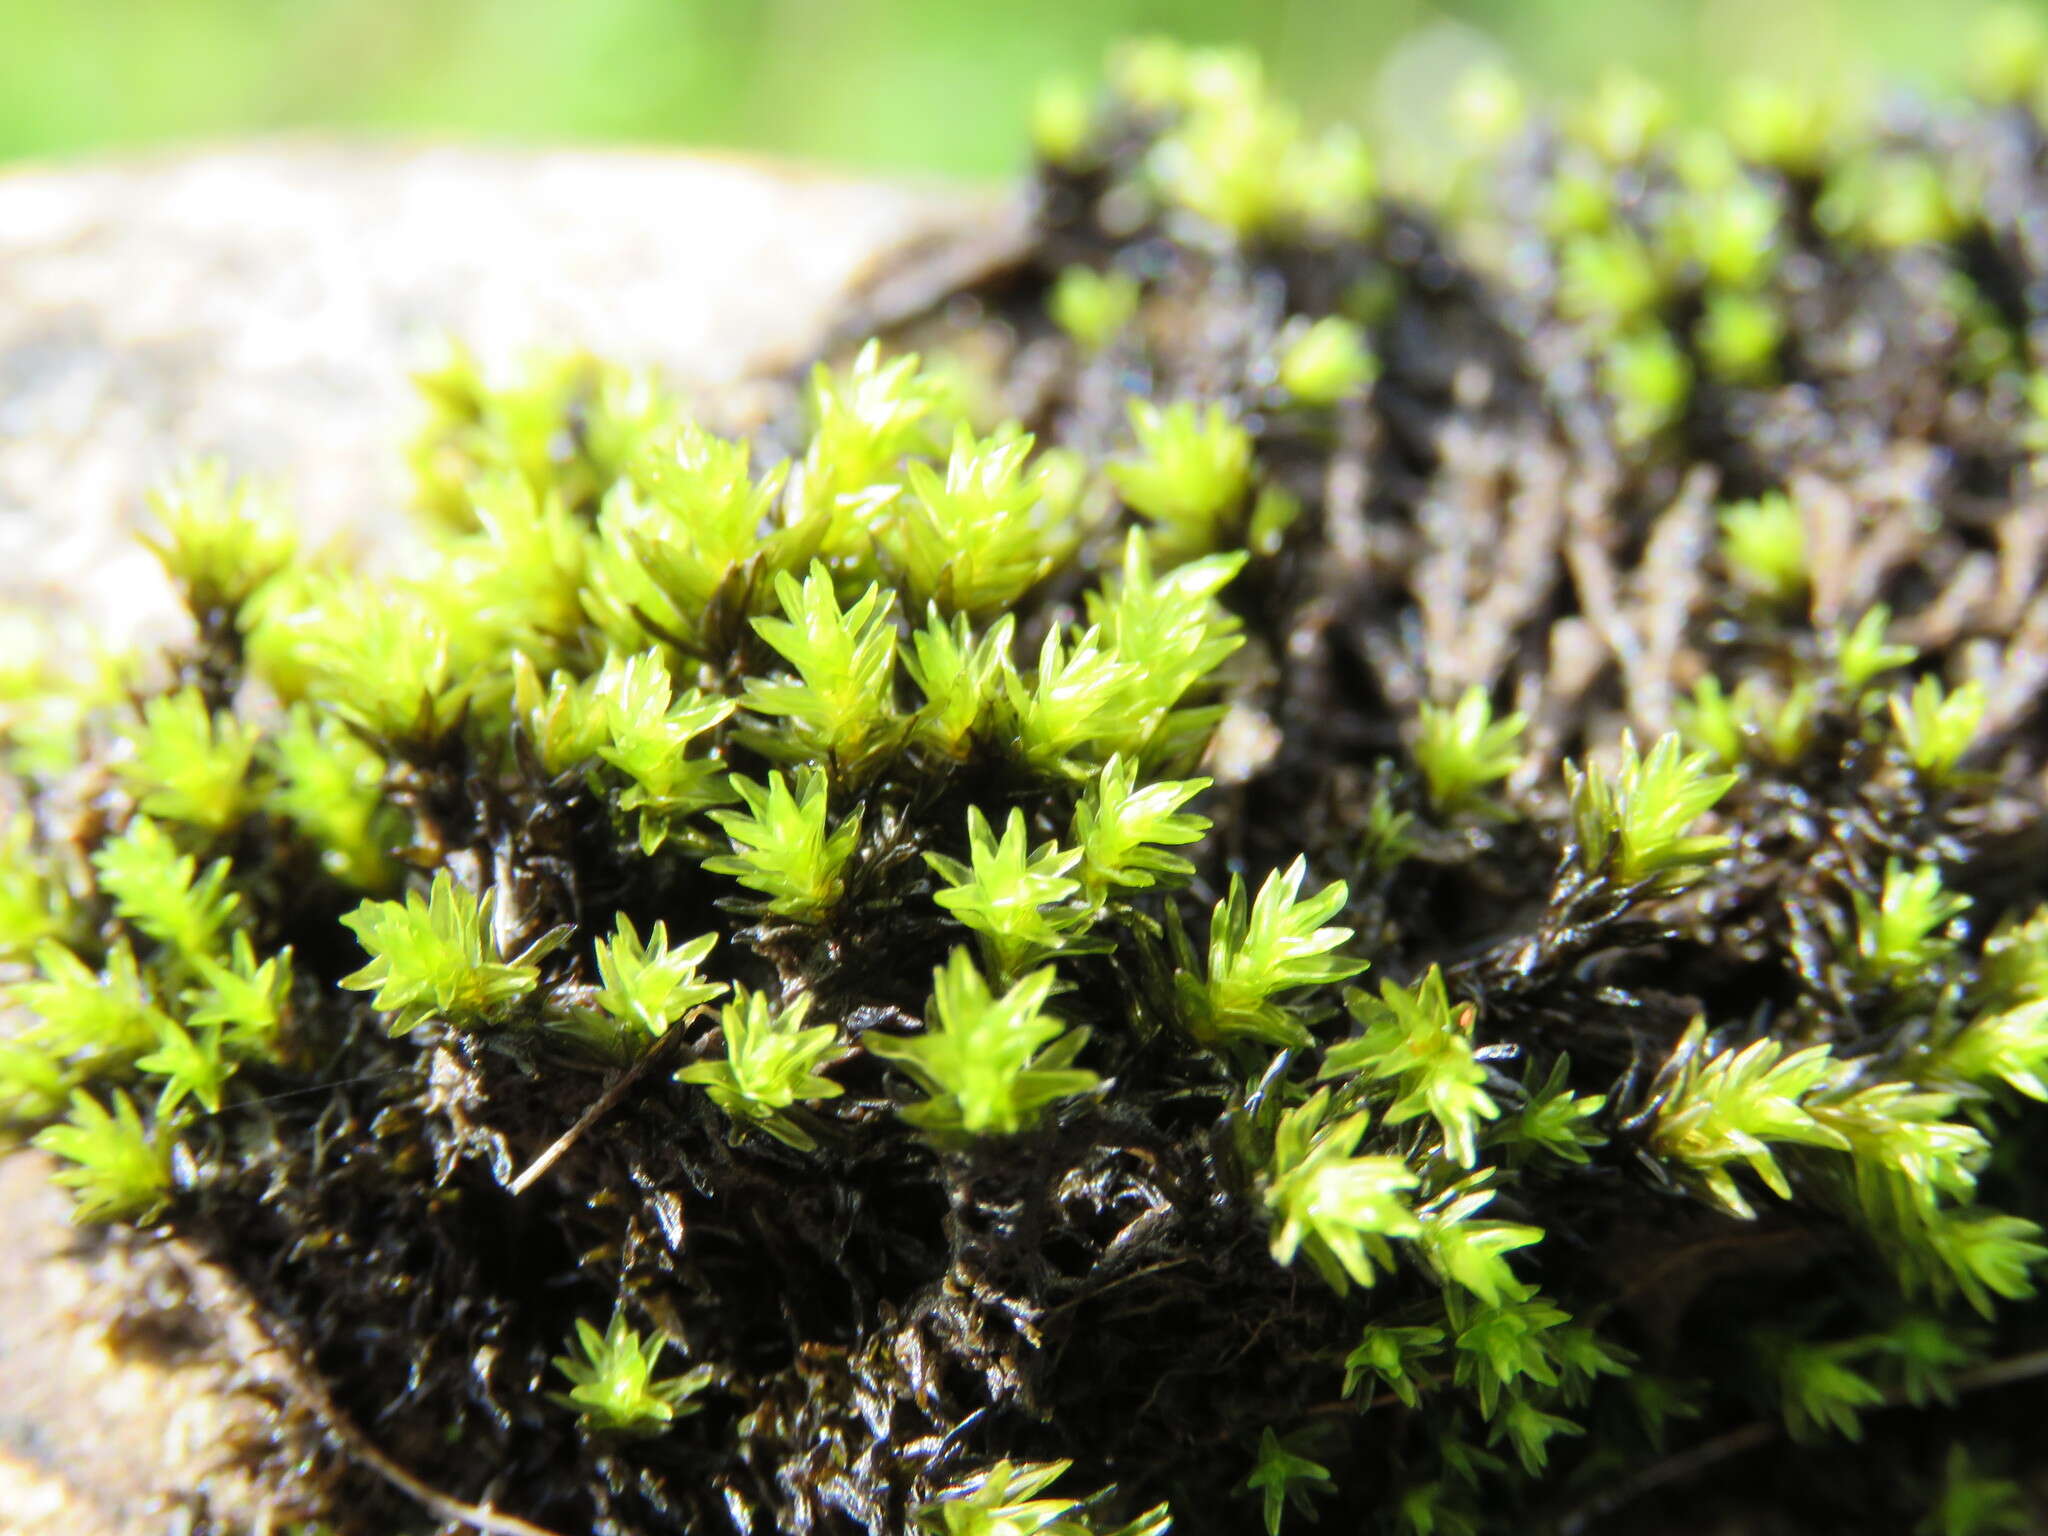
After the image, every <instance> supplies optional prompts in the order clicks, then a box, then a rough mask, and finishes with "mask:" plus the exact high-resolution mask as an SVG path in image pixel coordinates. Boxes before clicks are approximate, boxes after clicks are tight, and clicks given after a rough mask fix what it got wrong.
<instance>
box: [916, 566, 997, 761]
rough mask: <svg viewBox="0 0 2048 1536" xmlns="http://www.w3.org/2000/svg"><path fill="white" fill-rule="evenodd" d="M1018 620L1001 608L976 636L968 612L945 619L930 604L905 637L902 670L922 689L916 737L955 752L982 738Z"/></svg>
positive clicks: (951, 754)
mask: <svg viewBox="0 0 2048 1536" xmlns="http://www.w3.org/2000/svg"><path fill="white" fill-rule="evenodd" d="M1016 632H1017V621H1016V619H1015V618H1014V617H1012V616H1011V615H1010V614H1007V613H1006V614H1004V615H1003V616H1002V617H1001V618H999V619H997V620H996V621H995V622H994V623H993V624H991V625H990V626H989V627H988V630H987V632H986V633H985V634H982V635H980V636H979V637H977V636H976V635H975V633H974V626H973V625H972V623H970V621H969V620H968V618H967V615H965V614H964V613H963V614H955V615H954V616H953V618H952V620H951V621H950V622H948V621H947V620H946V619H945V618H944V617H943V616H942V615H941V614H940V612H939V609H938V605H937V604H933V605H931V606H930V607H929V608H928V609H927V610H926V618H925V623H924V627H923V628H922V629H919V630H916V631H914V632H913V633H912V634H911V637H910V651H909V654H907V655H906V656H905V657H904V658H903V670H904V671H905V672H907V673H909V674H910V680H911V681H912V682H913V683H915V684H916V685H917V687H918V690H919V691H920V692H921V693H922V694H923V695H924V703H923V705H922V706H920V708H919V709H918V712H917V717H916V720H915V722H914V724H913V726H912V731H913V733H914V735H915V737H916V739H917V741H918V742H919V743H920V744H922V745H923V746H925V747H928V748H930V749H932V750H934V751H936V752H938V753H940V754H941V755H943V756H946V757H952V758H960V757H965V756H966V755H967V754H968V751H969V749H970V747H971V746H972V745H973V744H974V743H975V741H976V740H977V739H980V738H983V737H985V736H986V734H987V732H988V728H989V726H990V725H991V723H992V719H993V715H994V711H995V710H996V709H997V708H998V707H999V705H1000V704H1001V703H1002V701H1003V699H1004V697H1005V681H1004V680H1005V679H1006V678H1007V677H1008V676H1009V675H1010V669H1011V661H1010V646H1011V642H1012V640H1013V638H1014V637H1015V635H1016Z"/></svg>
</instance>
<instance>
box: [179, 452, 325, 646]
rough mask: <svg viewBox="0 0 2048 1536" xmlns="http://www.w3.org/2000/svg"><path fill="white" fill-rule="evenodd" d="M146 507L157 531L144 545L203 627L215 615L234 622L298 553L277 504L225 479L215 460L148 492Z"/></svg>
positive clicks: (293, 532)
mask: <svg viewBox="0 0 2048 1536" xmlns="http://www.w3.org/2000/svg"><path fill="white" fill-rule="evenodd" d="M149 508H150V511H151V512H152V513H154V514H155V517H156V521H157V524H158V531H157V532H154V533H150V534H145V535H144V536H143V540H142V542H143V543H144V544H146V545H147V546H148V547H149V549H150V551H151V552H152V553H153V554H155V556H156V557H157V559H158V560H159V561H161V562H162V564H163V568H164V571H165V572H166V574H168V575H169V576H170V578H171V580H173V581H174V582H176V583H177V584H178V587H179V589H180V590H181V591H182V593H183V594H184V598H185V604H186V606H187V607H188V608H189V609H191V611H192V613H193V615H194V616H195V617H197V618H199V619H200V620H201V621H202V622H204V621H206V620H207V618H208V617H209V616H210V615H211V614H213V613H215V612H216V611H218V612H223V613H225V614H226V615H227V616H228V617H229V618H230V619H233V618H234V617H235V616H236V615H237V614H238V613H239V611H240V609H241V607H242V605H243V604H244V603H246V602H247V601H248V600H249V599H250V597H252V596H253V595H254V594H255V593H256V591H257V589H258V588H260V587H262V586H263V584H264V583H265V582H267V581H269V580H270V579H271V578H272V577H273V576H275V575H277V573H278V572H279V571H281V570H283V569H284V568H285V567H286V566H287V565H289V564H290V563H291V561H292V559H293V557H294V556H295V555H296V554H297V551H298V534H297V531H296V530H295V529H294V528H293V526H292V523H291V520H290V519H289V518H288V517H287V516H286V515H285V514H284V511H283V509H282V508H281V507H280V506H279V504H278V503H277V501H276V500H275V499H274V498H273V497H271V496H270V495H269V494H267V493H266V492H264V491H262V490H260V489H258V488H257V487H255V486H253V485H251V484H250V483H249V482H247V481H235V480H233V479H231V478H229V475H228V471H227V467H226V465H224V464H222V463H221V462H220V461H219V460H216V459H209V460H203V461H201V462H200V463H197V464H194V465H192V466H190V467H188V468H186V469H185V470H184V471H182V472H181V473H180V474H179V475H177V476H176V478H174V479H173V480H172V481H171V483H170V484H169V485H168V486H166V487H165V488H164V489H162V490H160V491H156V492H154V493H152V494H151V496H150V498H149Z"/></svg>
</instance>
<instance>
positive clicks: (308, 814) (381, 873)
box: [267, 705, 405, 891]
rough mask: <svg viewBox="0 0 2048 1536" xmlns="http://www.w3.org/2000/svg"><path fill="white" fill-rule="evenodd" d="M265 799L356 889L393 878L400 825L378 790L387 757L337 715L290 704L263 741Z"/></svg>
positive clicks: (383, 885) (380, 886)
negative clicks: (271, 783) (279, 725)
mask: <svg viewBox="0 0 2048 1536" xmlns="http://www.w3.org/2000/svg"><path fill="white" fill-rule="evenodd" d="M267 746H268V747H269V756H270V767H271V771H272V773H273V775H274V778H275V787H274V788H273V790H272V792H271V796H270V804H271V805H272V806H274V807H275V808H276V809H277V810H278V811H279V812H281V813H282V814H283V815H284V816H286V817H288V818H289V819H290V820H291V821H292V823H293V824H294V825H295V826H296V827H297V828H298V829H299V830H300V831H301V832H302V833H304V834H305V836H306V837H307V838H309V839H310V840H311V841H312V842H313V844H314V845H315V846H316V847H318V849H319V850H320V863H321V867H322V868H323V869H325V870H326V871H327V873H329V874H330V875H333V876H334V877H335V878H336V879H338V880H340V881H342V882H343V883H344V884H346V885H349V886H352V887H354V888H355V889H357V890H359V891H382V890H388V889H389V888H390V887H391V886H392V884H393V883H394V882H395V881H396V879H397V868H396V866H395V864H394V863H393V861H392V858H391V855H390V850H391V849H393V848H394V847H396V846H398V845H399V844H400V843H402V842H403V841H404V840H405V839H404V832H403V827H402V823H401V821H400V818H399V817H398V815H397V813H396V811H395V808H394V807H392V806H391V805H389V804H388V803H387V802H386V800H385V798H384V773H385V763H384V760H383V759H382V758H381V757H379V756H378V755H377V754H376V753H375V752H374V751H372V750H371V749H370V747H369V746H368V745H367V744H366V743H365V742H364V741H363V740H362V738H361V737H359V736H357V735H356V734H355V732H353V731H351V730H349V729H347V728H346V727H345V726H343V725H342V724H341V723H340V722H339V721H338V720H335V719H333V718H331V717H324V716H320V715H316V714H315V713H314V712H313V711H312V710H310V709H308V708H307V707H305V706H304V705H297V706H294V707H293V709H292V710H291V712H290V714H289V715H287V716H286V719H285V724H284V728H283V729H282V730H280V731H278V732H277V733H276V734H275V735H273V736H271V737H270V738H269V739H268V741H267Z"/></svg>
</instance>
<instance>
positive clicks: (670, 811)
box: [594, 651, 733, 854]
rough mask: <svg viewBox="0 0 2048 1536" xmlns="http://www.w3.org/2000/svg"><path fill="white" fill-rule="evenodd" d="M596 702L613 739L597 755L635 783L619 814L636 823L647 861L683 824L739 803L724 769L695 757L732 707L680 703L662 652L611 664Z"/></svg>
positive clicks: (686, 698)
mask: <svg viewBox="0 0 2048 1536" xmlns="http://www.w3.org/2000/svg"><path fill="white" fill-rule="evenodd" d="M594 696H595V698H596V700H597V701H598V702H599V703H600V704H601V705H602V707H603V710H604V722H605V730H606V733H607V736H608V738H609V739H608V740H607V742H606V744H605V745H603V746H600V747H599V748H598V749H597V754H598V756H599V757H601V758H603V759H604V761H605V762H607V763H609V764H610V765H611V766H612V767H613V768H615V769H617V770H618V771H619V772H620V773H621V774H623V775H624V776H625V777H626V779H627V780H628V784H627V788H626V790H625V792H624V793H623V794H621V795H620V796H619V800H618V806H619V809H620V810H621V811H629V812H633V813H635V815H636V816H637V818H638V821H639V828H640V851H641V852H642V853H643V854H651V853H654V852H656V851H657V850H659V849H660V847H661V846H662V844H663V843H665V842H666V841H668V839H669V838H670V837H671V836H673V835H674V833H675V831H676V830H677V826H678V824H679V823H680V822H681V821H682V820H683V819H684V818H686V817H689V816H692V815H695V814H696V813H698V812H700V811H703V810H706V809H708V808H709V807H711V806H714V805H722V804H724V803H726V802H727V801H729V800H730V799H731V798H732V795H731V792H730V790H729V789H728V787H727V782H726V774H725V769H724V765H723V764H722V763H721V762H720V761H719V760H718V759H717V758H716V757H714V756H710V755H705V754H699V755H697V756H691V755H689V754H690V749H691V747H692V746H693V745H694V744H695V742H696V740H697V738H698V737H699V736H702V735H703V734H704V733H705V732H707V731H709V730H711V729H713V728H714V727H716V726H717V725H718V724H719V723H720V722H722V721H723V720H724V719H725V718H726V717H727V716H728V715H730V714H731V713H732V712H733V704H732V701H731V700H730V699H717V698H710V697H707V696H706V695H704V694H702V693H699V692H698V691H697V690H696V689H694V688H693V689H690V690H689V691H688V692H686V693H684V694H683V695H682V697H681V698H676V697H675V696H674V690H673V686H672V684H671V683H670V681H669V673H668V667H667V664H666V663H664V662H663V661H662V659H661V655H660V653H659V652H656V651H643V652H641V653H640V654H639V655H638V656H632V657H626V658H623V659H622V658H619V657H613V658H612V659H611V660H610V661H608V662H606V663H605V667H604V670H603V672H601V673H600V674H599V676H598V679H597V683H596V688H595V694H594Z"/></svg>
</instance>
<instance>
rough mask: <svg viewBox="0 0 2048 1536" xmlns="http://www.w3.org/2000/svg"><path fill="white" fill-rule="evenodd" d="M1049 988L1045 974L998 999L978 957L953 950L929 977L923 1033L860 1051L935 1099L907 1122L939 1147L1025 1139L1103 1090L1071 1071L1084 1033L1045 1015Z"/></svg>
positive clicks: (875, 1040)
mask: <svg viewBox="0 0 2048 1536" xmlns="http://www.w3.org/2000/svg"><path fill="white" fill-rule="evenodd" d="M1053 980H1054V977H1053V972H1052V971H1051V970H1050V969H1049V968H1048V969H1045V970H1039V971H1033V972H1031V973H1030V974H1029V975H1027V976H1024V977H1022V978H1020V979H1019V980H1018V981H1017V983H1016V984H1015V985H1014V986H1012V987H1011V988H1010V989H1009V990H1008V991H1006V992H1004V993H1002V994H1001V995H997V994H996V993H995V992H993V991H991V990H990V988H989V985H988V983H987V982H986V981H984V980H983V979H982V975H981V972H980V970H979V969H977V968H976V966H975V964H974V960H973V958H972V956H970V955H969V954H968V952H967V951H966V950H965V949H956V950H954V951H953V953H952V954H951V955H950V956H949V957H948V958H947V960H946V963H945V964H944V965H943V966H941V967H940V968H939V969H938V970H937V971H936V972H934V973H933V977H932V1000H931V1008H930V1011H929V1014H928V1016H927V1020H926V1026H925V1031H924V1033H923V1034H921V1035H910V1036H895V1035H883V1034H879V1033H870V1034H869V1035H867V1036H866V1037H865V1038H864V1041H863V1043H864V1044H865V1045H866V1046H867V1048H868V1051H869V1052H870V1053H871V1054H872V1055H875V1056H879V1057H881V1058H882V1059H883V1060H884V1061H888V1062H891V1063H893V1064H895V1065H896V1066H897V1067H899V1068H901V1069H902V1070H903V1071H904V1072H905V1073H907V1074H908V1075H909V1076H910V1077H911V1079H912V1080H913V1081H915V1082H916V1083H917V1084H918V1086H919V1087H921V1088H923V1089H924V1091H925V1092H926V1093H927V1094H928V1095H929V1097H928V1098H927V1099H925V1100H924V1102H922V1103H920V1104H914V1105H912V1106H910V1107H909V1108H907V1109H905V1110H904V1111H903V1118H904V1119H906V1120H908V1121H909V1122H910V1123H911V1124H913V1125H915V1126H917V1127H918V1128H919V1129H921V1130H923V1131H924V1132H925V1133H926V1134H927V1135H930V1136H932V1137H934V1138H935V1139H938V1140H953V1139H957V1138H959V1137H962V1136H1008V1135H1014V1134H1015V1133H1017V1132H1019V1131H1023V1130H1028V1129H1029V1128H1030V1127H1031V1126H1032V1125H1033V1124H1035V1123H1036V1121H1037V1119H1038V1116H1039V1112H1040V1111H1041V1110H1042V1109H1044V1107H1045V1106H1046V1105H1048V1104H1051V1103H1054V1102H1056V1101H1057V1100H1060V1099H1065V1098H1071V1097H1073V1096H1074V1095H1075V1094H1081V1093H1087V1092H1089V1091H1091V1090H1092V1089H1094V1088H1096V1087H1097V1086H1099V1085H1100V1083H1101V1079H1100V1078H1098V1077H1097V1076H1096V1075H1095V1074H1094V1073H1093V1072H1089V1071H1086V1070H1084V1069H1082V1068H1078V1067H1075V1066H1073V1065H1072V1063H1073V1061H1074V1058H1075V1057H1076V1056H1078V1055H1079V1054H1080V1052H1081V1048H1082V1047H1083V1046H1084V1045H1086V1044H1087V1040H1088V1031H1087V1030H1085V1029H1072V1030H1070V1029H1067V1028H1066V1027H1065V1026H1064V1025H1062V1024H1061V1023H1060V1021H1059V1020H1058V1019H1056V1018H1055V1017H1053V1016H1052V1015H1051V1014H1049V1013H1047V1012H1045V1011H1044V1007H1045V1001H1046V999H1047V998H1048V997H1049V996H1050V995H1051V993H1052V988H1053Z"/></svg>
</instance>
